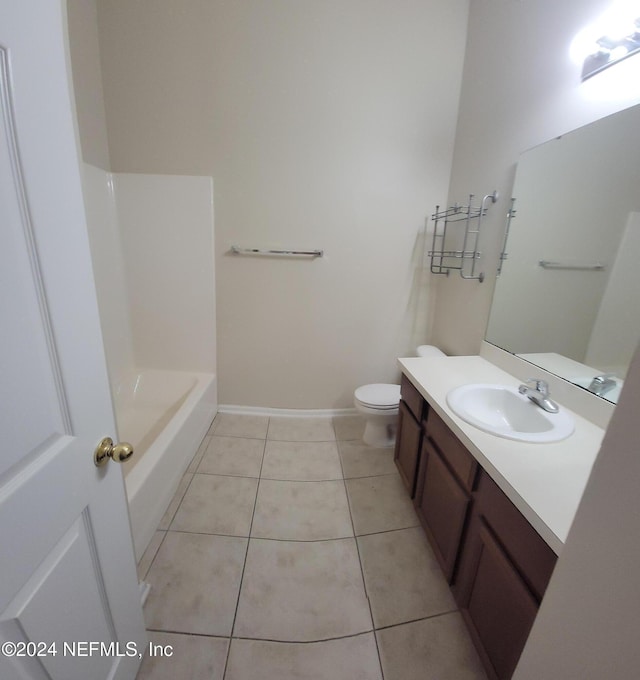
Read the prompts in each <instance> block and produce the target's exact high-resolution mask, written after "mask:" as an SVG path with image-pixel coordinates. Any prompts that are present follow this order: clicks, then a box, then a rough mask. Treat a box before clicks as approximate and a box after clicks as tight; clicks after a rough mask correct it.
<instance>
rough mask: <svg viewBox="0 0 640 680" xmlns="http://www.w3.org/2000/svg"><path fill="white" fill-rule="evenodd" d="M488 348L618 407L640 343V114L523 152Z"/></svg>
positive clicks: (627, 113)
mask: <svg viewBox="0 0 640 680" xmlns="http://www.w3.org/2000/svg"><path fill="white" fill-rule="evenodd" d="M513 196H514V198H515V206H514V207H515V217H514V218H513V219H512V220H511V225H510V229H509V234H508V239H507V241H506V244H505V259H504V260H503V262H502V270H501V273H500V276H499V278H498V281H497V284H496V289H495V293H494V298H493V304H492V307H491V315H490V318H489V324H488V327H487V334H486V339H487V341H488V342H490V343H492V344H494V345H497V346H499V347H501V348H502V349H505V350H507V351H509V352H512V353H513V354H516V355H518V356H519V357H521V358H523V359H526V360H527V361H530V362H532V363H534V364H536V365H538V366H540V367H542V368H544V369H546V370H548V371H551V372H552V373H555V374H557V375H559V376H560V377H562V378H565V379H566V380H569V381H571V382H573V383H574V384H576V385H578V386H580V387H582V388H584V389H588V390H589V391H591V392H593V393H594V394H597V395H598V396H601V397H602V398H604V399H607V400H609V401H612V402H614V403H615V402H616V401H617V397H618V395H619V393H620V387H621V385H622V382H623V381H624V378H625V375H626V372H627V368H628V366H629V362H630V360H631V357H632V355H633V353H634V351H635V349H636V347H637V345H638V341H639V340H640V106H635V107H633V108H630V109H626V110H624V111H620V112H619V113H616V114H614V115H612V116H608V117H607V118H603V119H601V120H598V121H596V122H595V123H592V124H591V125H587V126H585V127H583V128H580V129H578V130H575V131H573V132H570V133H569V134H566V135H564V136H562V137H559V138H557V139H553V140H551V141H549V142H546V143H545V144H542V145H541V146H538V147H536V148H534V149H531V150H529V151H527V152H525V153H524V154H523V155H522V156H521V158H520V160H519V162H518V168H517V172H516V180H515V184H514V189H513Z"/></svg>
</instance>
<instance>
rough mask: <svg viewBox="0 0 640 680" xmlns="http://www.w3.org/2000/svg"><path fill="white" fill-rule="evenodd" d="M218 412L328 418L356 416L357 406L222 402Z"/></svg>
mask: <svg viewBox="0 0 640 680" xmlns="http://www.w3.org/2000/svg"><path fill="white" fill-rule="evenodd" d="M218 413H230V414H235V415H255V416H293V417H300V418H328V417H333V416H355V415H357V414H358V412H357V411H356V409H355V408H309V409H307V408H268V407H265V406H237V405H236V404H220V405H219V406H218Z"/></svg>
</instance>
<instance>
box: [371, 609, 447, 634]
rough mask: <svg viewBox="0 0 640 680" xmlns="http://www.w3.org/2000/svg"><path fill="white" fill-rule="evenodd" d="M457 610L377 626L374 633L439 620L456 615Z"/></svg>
mask: <svg viewBox="0 0 640 680" xmlns="http://www.w3.org/2000/svg"><path fill="white" fill-rule="evenodd" d="M459 611H460V610H459V609H449V610H447V611H446V612H439V613H438V614H431V616H421V617H420V618H417V619H410V620H409V621H400V622H399V623H390V624H389V625H388V626H379V627H378V628H376V629H375V630H376V631H379V630H388V629H389V628H398V627H400V626H406V625H408V624H410V623H418V622H419V621H430V620H431V619H439V618H441V617H443V616H449V615H450V614H458V613H459Z"/></svg>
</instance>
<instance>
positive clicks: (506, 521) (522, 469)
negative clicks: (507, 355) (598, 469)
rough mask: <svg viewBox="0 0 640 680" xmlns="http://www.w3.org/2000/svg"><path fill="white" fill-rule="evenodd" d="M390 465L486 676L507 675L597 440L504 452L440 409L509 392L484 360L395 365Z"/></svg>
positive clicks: (507, 446)
mask: <svg viewBox="0 0 640 680" xmlns="http://www.w3.org/2000/svg"><path fill="white" fill-rule="evenodd" d="M399 363H400V366H401V369H402V372H403V375H402V382H401V397H402V400H401V402H400V416H399V427H398V435H397V439H396V449H395V460H396V465H397V467H398V470H399V472H400V475H401V477H402V479H403V481H404V483H405V486H406V487H407V491H408V493H409V494H410V495H411V497H412V498H413V502H414V506H415V508H416V511H417V513H418V516H419V518H420V522H421V523H422V526H423V528H424V530H425V533H426V534H427V537H428V539H429V541H430V543H431V545H432V547H433V549H434V552H435V555H436V557H437V559H438V561H439V562H440V565H441V567H442V570H443V572H444V574H445V576H446V578H447V580H448V582H449V584H450V587H451V589H452V591H453V594H454V596H455V598H456V601H457V603H458V606H459V608H460V611H461V613H462V616H463V618H464V619H465V622H466V623H467V626H468V628H469V631H470V634H471V637H472V639H473V641H474V643H475V645H476V647H477V648H478V651H479V653H480V656H481V658H482V660H483V663H484V665H485V667H486V670H487V673H488V675H489V677H491V678H494V679H500V680H503V679H507V678H510V677H511V675H512V674H513V671H514V669H515V666H516V664H517V662H518V659H519V657H520V653H521V652H522V649H523V647H524V644H525V642H526V640H527V637H528V635H529V631H530V629H531V626H532V625H533V621H534V619H535V617H536V614H537V611H538V607H539V605H540V602H541V600H542V597H543V595H544V592H545V589H546V587H547V584H548V582H549V579H550V578H551V574H552V571H553V568H554V566H555V563H556V559H557V555H558V554H560V551H561V550H562V546H563V544H564V541H565V539H566V536H567V533H568V531H569V527H570V525H571V522H572V520H573V516H574V515H575V512H576V510H577V506H578V503H579V501H580V497H581V496H582V492H583V490H584V487H585V485H586V482H587V479H588V476H589V473H590V470H591V466H592V464H593V461H594V460H595V457H596V455H597V452H598V449H599V447H600V443H601V440H602V436H603V430H602V429H601V428H599V427H597V426H595V425H594V424H593V423H590V422H589V421H587V420H585V419H584V418H581V417H580V416H579V415H577V414H574V413H571V415H572V416H573V418H574V419H575V430H574V432H573V434H572V435H571V436H569V437H568V438H566V439H564V440H562V441H558V442H553V443H546V444H538V443H529V442H520V441H512V440H509V439H504V438H501V437H497V436H495V435H492V434H489V433H487V432H484V431H482V430H480V429H478V428H476V427H474V426H473V425H470V424H468V423H466V422H465V421H463V420H461V419H460V418H458V417H457V416H456V415H455V414H454V412H453V411H452V410H451V409H450V408H449V406H448V404H447V399H446V396H447V394H448V393H449V392H450V391H451V390H452V389H454V388H456V387H459V386H461V385H465V384H469V383H494V384H499V385H505V386H511V387H517V385H518V381H517V380H516V378H514V377H513V376H511V375H510V374H508V373H505V372H504V371H502V370H500V369H499V368H497V367H496V366H494V365H493V364H491V363H489V362H488V361H486V360H485V359H483V358H481V357H446V358H434V359H422V358H410V359H400V360H399Z"/></svg>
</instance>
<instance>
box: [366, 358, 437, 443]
mask: <svg viewBox="0 0 640 680" xmlns="http://www.w3.org/2000/svg"><path fill="white" fill-rule="evenodd" d="M416 354H417V355H418V356H419V357H436V356H445V355H444V354H443V353H442V352H441V351H440V350H439V349H438V348H437V347H434V346H433V345H420V347H418V349H417V350H416ZM353 403H354V405H355V407H356V410H357V411H358V412H359V413H361V414H362V415H363V416H364V418H365V426H364V434H363V435H362V441H364V443H365V444H367V445H368V446H375V447H376V448H385V447H390V446H393V445H394V444H395V441H396V429H397V425H398V404H399V403H400V385H391V384H388V383H373V384H371V385H362V386H361V387H358V388H357V389H356V391H355V392H354V394H353Z"/></svg>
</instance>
